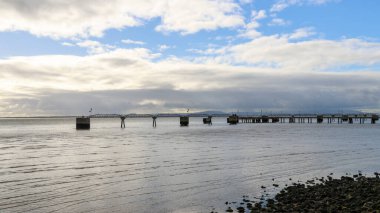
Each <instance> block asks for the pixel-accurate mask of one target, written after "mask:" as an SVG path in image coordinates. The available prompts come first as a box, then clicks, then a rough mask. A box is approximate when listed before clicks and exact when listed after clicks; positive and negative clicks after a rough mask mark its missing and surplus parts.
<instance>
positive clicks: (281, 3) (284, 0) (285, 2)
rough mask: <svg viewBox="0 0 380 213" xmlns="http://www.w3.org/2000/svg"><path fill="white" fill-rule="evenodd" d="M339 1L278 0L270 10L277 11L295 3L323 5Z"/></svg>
mask: <svg viewBox="0 0 380 213" xmlns="http://www.w3.org/2000/svg"><path fill="white" fill-rule="evenodd" d="M337 1H339V0H278V1H277V2H276V3H275V4H274V5H272V7H271V9H270V11H271V12H273V13H276V12H280V11H282V10H284V9H286V8H288V7H290V6H293V5H304V4H307V5H321V4H325V3H328V2H337Z"/></svg>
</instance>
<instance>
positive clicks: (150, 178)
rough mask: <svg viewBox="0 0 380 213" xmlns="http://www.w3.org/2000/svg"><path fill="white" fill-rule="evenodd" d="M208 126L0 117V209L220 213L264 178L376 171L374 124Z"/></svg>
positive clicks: (379, 155) (379, 133)
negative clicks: (84, 125)
mask: <svg viewBox="0 0 380 213" xmlns="http://www.w3.org/2000/svg"><path fill="white" fill-rule="evenodd" d="M213 124H214V125H213V126H208V125H203V124H202V121H201V118H191V119H190V126H189V127H182V128H181V127H179V120H178V118H158V119H157V128H152V120H151V119H127V120H126V126H127V127H126V128H125V129H120V120H117V119H92V123H91V125H92V126H91V130H90V131H76V130H75V120H74V119H71V118H70V119H0V168H1V169H0V187H1V193H0V211H1V212H210V211H211V210H212V209H213V208H215V210H217V211H219V212H223V211H224V210H225V206H224V202H225V201H233V200H239V199H240V198H241V196H242V195H249V196H250V197H254V196H260V195H261V194H262V193H263V191H262V189H261V185H267V186H269V185H271V184H272V183H273V182H272V178H275V182H276V183H279V184H280V186H282V187H283V186H284V184H286V183H290V181H289V178H292V179H293V180H306V179H308V178H311V177H314V176H325V175H327V174H329V173H330V172H334V174H335V175H336V176H339V175H342V174H345V173H346V172H351V173H355V172H357V171H358V170H361V171H363V172H367V173H372V172H373V171H380V163H379V162H380V142H379V141H380V140H379V137H380V129H379V127H380V125H379V124H375V125H371V124H352V125H349V124H239V125H236V126H229V125H227V124H226V120H225V118H214V119H213ZM269 192H271V191H270V189H269Z"/></svg>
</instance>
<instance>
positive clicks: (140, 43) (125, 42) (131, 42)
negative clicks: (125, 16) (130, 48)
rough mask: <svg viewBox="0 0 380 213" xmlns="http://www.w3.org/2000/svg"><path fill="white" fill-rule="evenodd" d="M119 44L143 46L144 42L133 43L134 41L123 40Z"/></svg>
mask: <svg viewBox="0 0 380 213" xmlns="http://www.w3.org/2000/svg"><path fill="white" fill-rule="evenodd" d="M121 42H123V43H124V44H136V45H144V44H145V42H143V41H135V40H131V39H124V40H122V41H121Z"/></svg>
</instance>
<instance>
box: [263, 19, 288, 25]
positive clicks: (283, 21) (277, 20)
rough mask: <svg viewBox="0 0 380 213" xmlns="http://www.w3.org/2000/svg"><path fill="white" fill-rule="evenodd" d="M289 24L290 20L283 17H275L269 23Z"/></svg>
mask: <svg viewBox="0 0 380 213" xmlns="http://www.w3.org/2000/svg"><path fill="white" fill-rule="evenodd" d="M289 24H290V21H286V20H284V19H281V18H273V19H272V20H271V22H270V23H269V24H268V25H269V26H286V25H289Z"/></svg>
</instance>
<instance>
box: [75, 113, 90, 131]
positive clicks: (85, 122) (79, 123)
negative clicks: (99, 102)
mask: <svg viewBox="0 0 380 213" xmlns="http://www.w3.org/2000/svg"><path fill="white" fill-rule="evenodd" d="M90 126H91V120H90V117H84V116H82V117H78V118H76V129H77V130H87V129H90Z"/></svg>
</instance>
